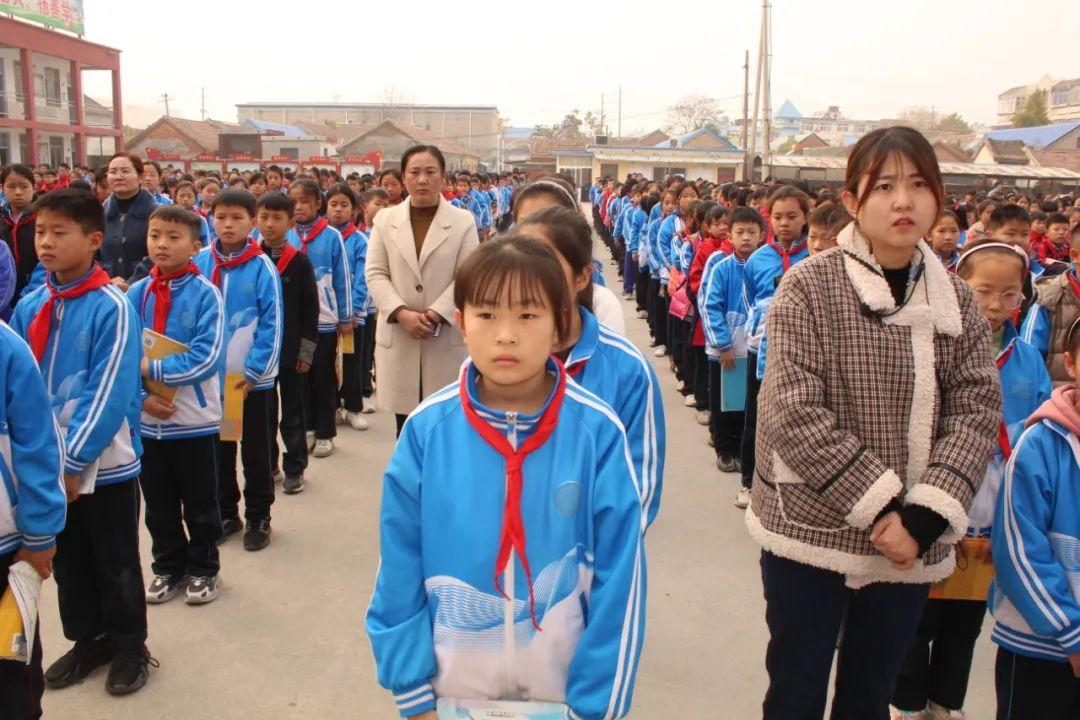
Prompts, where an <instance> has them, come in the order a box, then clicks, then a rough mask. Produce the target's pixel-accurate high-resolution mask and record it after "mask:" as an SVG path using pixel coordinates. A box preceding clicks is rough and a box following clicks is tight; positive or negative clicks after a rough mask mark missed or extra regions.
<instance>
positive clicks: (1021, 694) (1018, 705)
mask: <svg viewBox="0 0 1080 720" xmlns="http://www.w3.org/2000/svg"><path fill="white" fill-rule="evenodd" d="M994 687H995V690H996V691H997V720H1076V718H1080V679H1078V678H1077V677H1076V675H1074V674H1073V671H1072V666H1071V665H1070V664H1069V663H1067V662H1055V661H1053V660H1042V659H1039V658H1033V657H1028V656H1027V655H1020V654H1019V653H1014V652H1012V651H1011V650H1006V649H1005V648H1003V647H998V651H997V660H996V661H995V663H994Z"/></svg>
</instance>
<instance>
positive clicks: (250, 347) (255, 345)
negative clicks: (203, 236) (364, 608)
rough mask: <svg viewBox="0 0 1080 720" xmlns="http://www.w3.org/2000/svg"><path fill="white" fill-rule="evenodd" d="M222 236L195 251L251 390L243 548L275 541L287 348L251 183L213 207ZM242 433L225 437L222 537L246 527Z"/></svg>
mask: <svg viewBox="0 0 1080 720" xmlns="http://www.w3.org/2000/svg"><path fill="white" fill-rule="evenodd" d="M211 215H212V217H213V221H214V230H215V231H216V234H217V239H216V240H214V241H213V242H212V243H211V244H210V247H208V248H207V249H205V250H203V251H202V252H201V253H199V255H198V256H197V257H196V258H195V264H196V265H197V266H198V268H199V271H200V272H201V273H202V274H203V275H204V276H205V277H207V278H210V282H212V283H213V284H214V285H216V286H217V287H218V288H219V289H220V290H221V295H222V301H223V303H224V304H223V307H224V315H223V317H224V319H225V330H224V339H223V347H224V348H225V362H224V363H223V367H222V368H221V372H220V375H221V386H222V390H223V392H226V393H227V392H229V388H226V387H225V381H226V379H227V378H228V377H229V376H230V375H232V376H234V377H235V376H242V378H243V379H242V380H240V381H239V384H238V385H237V386H236V388H234V389H242V390H243V392H244V411H243V421H242V435H241V438H240V446H241V454H240V457H241V462H242V464H243V467H244V515H245V517H246V519H247V532H245V533H244V549H245V550H249V551H255V550H262V549H263V548H264V547H266V546H267V545H269V544H270V506H271V505H273V504H274V483H273V480H272V479H271V463H270V448H271V438H270V411H271V409H272V408H273V401H272V399H271V395H273V389H274V380H275V378H276V377H277V373H278V357H279V354H280V352H281V321H280V318H281V282H280V281H279V280H278V273H277V269H276V268H275V267H274V264H273V263H272V262H270V259H269V258H268V257H266V255H264V254H263V252H262V250H261V249H260V248H259V245H258V244H257V243H255V242H254V241H251V240H249V239H248V235H249V234H250V233H251V230H252V228H253V227H254V226H255V197H254V196H253V195H252V194H251V193H249V192H248V191H247V190H234V189H230V190H225V191H224V192H222V193H221V194H220V195H218V196H217V198H215V200H214V205H213V208H212V210H211ZM236 445H237V443H236V442H235V441H229V440H222V441H221V442H220V443H219V444H218V473H219V485H218V502H219V505H220V508H221V519H222V523H221V524H222V531H223V536H222V537H223V539H224V538H228V537H229V536H230V535H233V534H235V533H238V532H240V531H241V530H243V529H244V523H242V522H241V521H240V514H239V510H238V506H239V503H240V489H239V485H238V484H237V479H236V449H237V448H236Z"/></svg>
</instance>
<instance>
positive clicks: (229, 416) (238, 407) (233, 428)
mask: <svg viewBox="0 0 1080 720" xmlns="http://www.w3.org/2000/svg"><path fill="white" fill-rule="evenodd" d="M243 383H244V376H243V375H241V374H240V373H227V374H226V375H225V402H224V403H223V404H222V408H221V430H220V432H219V435H220V437H221V439H222V440H228V441H230V442H239V441H240V439H241V438H242V437H243V434H244V385H243Z"/></svg>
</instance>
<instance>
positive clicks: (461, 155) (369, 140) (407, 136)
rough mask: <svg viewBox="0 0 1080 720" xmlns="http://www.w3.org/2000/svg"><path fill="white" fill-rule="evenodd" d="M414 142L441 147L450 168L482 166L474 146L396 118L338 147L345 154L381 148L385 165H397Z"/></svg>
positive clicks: (361, 133) (369, 151) (364, 152)
mask: <svg viewBox="0 0 1080 720" xmlns="http://www.w3.org/2000/svg"><path fill="white" fill-rule="evenodd" d="M345 127H346V128H347V127H348V126H345ZM413 145H435V146H436V147H438V148H439V150H441V151H442V153H443V155H444V156H445V157H446V166H447V170H469V171H475V170H477V169H478V168H479V166H480V155H479V153H477V152H476V151H475V150H473V149H472V148H469V147H466V146H464V145H462V144H460V143H458V142H456V141H454V140H448V139H447V138H443V137H439V136H438V135H436V134H435V133H433V132H432V131H430V130H428V129H426V128H421V127H417V126H415V125H409V124H408V123H405V122H402V121H400V120H394V119H389V120H384V121H382V122H381V123H379V124H378V125H375V126H374V127H371V128H368V129H367V130H364V131H362V132H360V133H359V134H357V135H354V136H352V138H350V139H348V140H346V141H345V142H344V143H342V144H341V145H339V146H338V149H337V153H338V155H339V156H341V157H345V156H350V155H367V154H368V153H371V152H376V151H378V152H381V153H382V167H384V168H387V167H390V168H396V167H398V165H399V164H400V162H401V155H402V154H403V153H404V152H405V151H406V150H407V149H409V148H410V147H412V146H413Z"/></svg>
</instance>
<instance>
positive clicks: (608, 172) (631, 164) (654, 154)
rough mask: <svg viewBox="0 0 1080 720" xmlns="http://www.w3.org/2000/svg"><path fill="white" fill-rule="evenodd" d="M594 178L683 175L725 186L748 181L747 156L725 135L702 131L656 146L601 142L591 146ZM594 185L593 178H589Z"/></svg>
mask: <svg viewBox="0 0 1080 720" xmlns="http://www.w3.org/2000/svg"><path fill="white" fill-rule="evenodd" d="M587 149H588V152H589V153H590V154H591V155H592V157H591V162H590V163H589V165H590V167H591V177H605V176H607V177H613V178H614V177H617V178H624V177H626V176H627V175H628V174H630V173H641V174H642V175H644V176H645V177H646V178H650V179H652V180H657V181H659V180H663V179H664V178H665V177H666V176H668V175H682V176H683V177H685V178H687V179H688V180H696V179H698V178H703V179H705V180H709V181H710V182H716V183H726V182H734V181H736V180H742V179H744V177H745V153H744V152H743V151H742V150H741V149H739V148H738V147H737V146H736V145H735V144H734V143H732V142H731V141H730V140H728V139H727V138H725V137H723V136H722V135H718V134H717V133H714V132H713V131H711V130H708V129H706V128H700V129H698V130H695V131H694V132H692V133H688V134H686V135H682V136H680V137H674V138H667V139H666V140H661V141H660V142H658V143H656V144H653V145H638V144H634V145H628V144H611V143H607V142H600V143H595V144H591V145H589V146H588V148H587ZM590 182H591V178H590Z"/></svg>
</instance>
